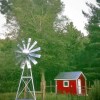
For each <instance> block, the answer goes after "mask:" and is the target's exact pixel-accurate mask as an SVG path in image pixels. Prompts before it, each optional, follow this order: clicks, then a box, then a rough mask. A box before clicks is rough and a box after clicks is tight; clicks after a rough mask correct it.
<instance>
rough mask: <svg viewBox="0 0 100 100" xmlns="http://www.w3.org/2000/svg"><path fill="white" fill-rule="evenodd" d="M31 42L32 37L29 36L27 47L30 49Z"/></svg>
mask: <svg viewBox="0 0 100 100" xmlns="http://www.w3.org/2000/svg"><path fill="white" fill-rule="evenodd" d="M30 43H31V38H28V44H27V49H29V46H30Z"/></svg>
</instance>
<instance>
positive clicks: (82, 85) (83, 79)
mask: <svg viewBox="0 0 100 100" xmlns="http://www.w3.org/2000/svg"><path fill="white" fill-rule="evenodd" d="M78 79H80V80H81V90H82V94H83V95H85V94H86V82H85V81H86V80H85V78H84V76H83V75H82V74H81V75H80V77H79V78H78Z"/></svg>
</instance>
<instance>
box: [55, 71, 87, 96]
mask: <svg viewBox="0 0 100 100" xmlns="http://www.w3.org/2000/svg"><path fill="white" fill-rule="evenodd" d="M55 91H56V93H66V94H73V95H76V94H77V95H86V94H87V89H86V77H85V75H84V74H83V73H82V72H61V73H59V74H58V75H57V76H56V77H55Z"/></svg>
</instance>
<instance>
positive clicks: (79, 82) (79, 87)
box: [78, 79, 82, 94]
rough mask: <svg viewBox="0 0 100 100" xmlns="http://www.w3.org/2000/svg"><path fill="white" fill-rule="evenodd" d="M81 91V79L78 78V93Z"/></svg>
mask: <svg viewBox="0 0 100 100" xmlns="http://www.w3.org/2000/svg"><path fill="white" fill-rule="evenodd" d="M81 93H82V89H81V80H80V79H78V94H81Z"/></svg>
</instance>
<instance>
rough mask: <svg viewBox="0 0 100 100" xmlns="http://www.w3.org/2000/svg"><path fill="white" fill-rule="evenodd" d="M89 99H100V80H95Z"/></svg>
mask: <svg viewBox="0 0 100 100" xmlns="http://www.w3.org/2000/svg"><path fill="white" fill-rule="evenodd" d="M89 100H100V81H99V80H96V81H94V85H92V87H91V90H90V91H89Z"/></svg>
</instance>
